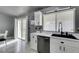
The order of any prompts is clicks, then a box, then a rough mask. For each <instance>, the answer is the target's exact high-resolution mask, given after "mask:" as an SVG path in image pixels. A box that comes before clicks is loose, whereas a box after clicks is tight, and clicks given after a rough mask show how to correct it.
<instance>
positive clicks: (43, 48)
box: [37, 36, 50, 53]
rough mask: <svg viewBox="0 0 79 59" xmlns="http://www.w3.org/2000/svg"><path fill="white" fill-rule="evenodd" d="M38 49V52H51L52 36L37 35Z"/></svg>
mask: <svg viewBox="0 0 79 59" xmlns="http://www.w3.org/2000/svg"><path fill="white" fill-rule="evenodd" d="M37 50H38V53H49V52H50V37H46V36H37Z"/></svg>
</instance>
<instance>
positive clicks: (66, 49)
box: [50, 38, 79, 53]
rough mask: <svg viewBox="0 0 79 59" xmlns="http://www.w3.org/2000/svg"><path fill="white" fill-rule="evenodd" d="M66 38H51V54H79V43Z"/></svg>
mask: <svg viewBox="0 0 79 59" xmlns="http://www.w3.org/2000/svg"><path fill="white" fill-rule="evenodd" d="M73 40H74V39H65V38H63V39H62V38H50V53H79V41H78V42H77V41H73Z"/></svg>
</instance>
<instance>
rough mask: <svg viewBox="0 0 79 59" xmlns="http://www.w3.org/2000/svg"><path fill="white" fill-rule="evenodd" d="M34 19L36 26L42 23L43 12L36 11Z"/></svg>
mask: <svg viewBox="0 0 79 59" xmlns="http://www.w3.org/2000/svg"><path fill="white" fill-rule="evenodd" d="M34 19H35V25H36V26H39V25H42V12H41V11H36V12H34Z"/></svg>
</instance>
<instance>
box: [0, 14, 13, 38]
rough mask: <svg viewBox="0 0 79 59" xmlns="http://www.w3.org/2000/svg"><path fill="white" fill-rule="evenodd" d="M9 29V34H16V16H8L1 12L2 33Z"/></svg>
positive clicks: (0, 29)
mask: <svg viewBox="0 0 79 59" xmlns="http://www.w3.org/2000/svg"><path fill="white" fill-rule="evenodd" d="M5 30H8V31H9V33H8V36H9V37H11V36H12V37H13V36H14V18H13V17H12V16H7V15H3V14H0V33H4V32H5Z"/></svg>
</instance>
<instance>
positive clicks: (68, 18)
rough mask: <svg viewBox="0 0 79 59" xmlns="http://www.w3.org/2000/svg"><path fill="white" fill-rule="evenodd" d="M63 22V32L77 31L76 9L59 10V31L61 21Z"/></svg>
mask: <svg viewBox="0 0 79 59" xmlns="http://www.w3.org/2000/svg"><path fill="white" fill-rule="evenodd" d="M60 22H61V23H62V31H63V32H74V31H75V9H70V10H64V11H59V12H57V31H58V29H59V23H60Z"/></svg>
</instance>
